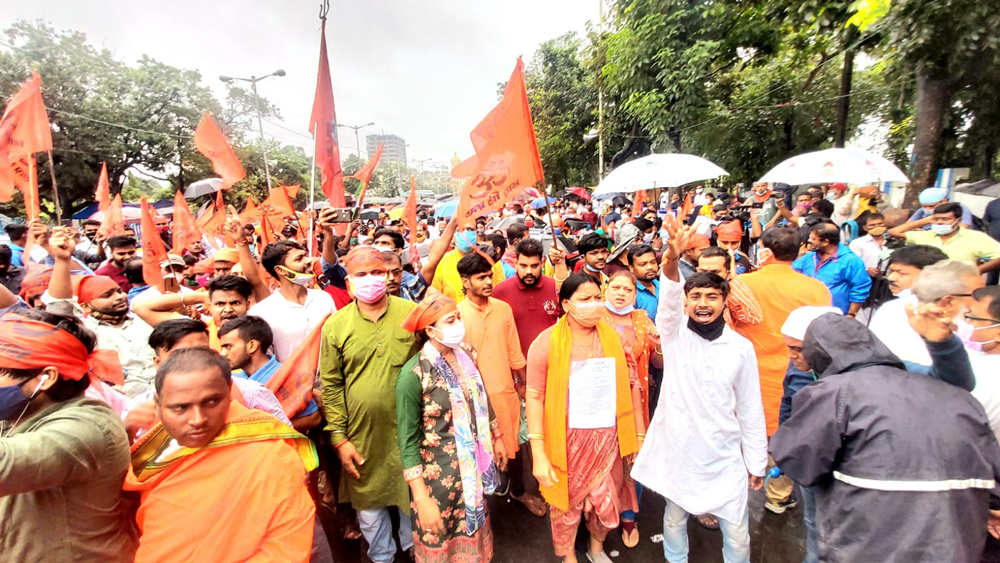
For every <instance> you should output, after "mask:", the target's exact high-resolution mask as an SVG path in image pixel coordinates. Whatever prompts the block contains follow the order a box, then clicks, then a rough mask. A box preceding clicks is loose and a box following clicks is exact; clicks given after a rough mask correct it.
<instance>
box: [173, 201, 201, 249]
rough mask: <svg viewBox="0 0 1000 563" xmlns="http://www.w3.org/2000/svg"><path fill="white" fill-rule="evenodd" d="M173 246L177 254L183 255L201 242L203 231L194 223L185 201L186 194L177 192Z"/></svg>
mask: <svg viewBox="0 0 1000 563" xmlns="http://www.w3.org/2000/svg"><path fill="white" fill-rule="evenodd" d="M173 232H174V238H173V246H174V250H175V252H177V253H178V254H179V253H182V252H184V249H185V248H187V247H188V245H190V244H191V243H193V242H197V241H199V240H201V229H199V228H198V225H197V224H196V223H195V221H194V215H192V214H191V208H190V207H188V202H187V200H186V199H184V194H183V193H181V192H180V190H178V191H177V194H176V195H174V224H173Z"/></svg>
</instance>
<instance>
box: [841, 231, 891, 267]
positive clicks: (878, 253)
mask: <svg viewBox="0 0 1000 563" xmlns="http://www.w3.org/2000/svg"><path fill="white" fill-rule="evenodd" d="M848 247H850V249H851V252H853V253H855V254H857V255H858V256H860V257H861V261H862V262H864V263H865V268H878V266H879V262H880V261H881V259H882V249H883V245H881V244H879V243H878V242H876V241H875V239H874V238H872V236H871V235H865V236H863V237H858V238H856V239H854V240H852V241H851V243H850V244H849V245H848Z"/></svg>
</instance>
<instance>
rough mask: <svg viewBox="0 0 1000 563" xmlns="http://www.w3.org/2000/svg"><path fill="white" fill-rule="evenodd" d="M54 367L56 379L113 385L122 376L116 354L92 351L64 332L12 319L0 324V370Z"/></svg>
mask: <svg viewBox="0 0 1000 563" xmlns="http://www.w3.org/2000/svg"><path fill="white" fill-rule="evenodd" d="M48 366H55V367H56V368H57V369H58V370H59V377H62V378H63V379H72V380H73V381H79V380H80V379H82V378H83V376H85V375H91V376H95V377H98V378H100V379H103V380H104V381H108V382H111V383H115V384H119V385H120V384H122V383H123V382H124V376H123V374H122V365H121V362H120V361H119V359H118V353H117V352H115V351H114V350H110V349H102V350H94V352H93V353H92V354H87V347H86V346H84V345H83V342H80V341H79V340H78V339H77V338H76V337H75V336H73V335H72V334H70V333H68V332H66V331H65V330H63V329H61V328H59V327H56V326H53V325H50V324H48V323H43V322H42V321H36V320H32V319H27V318H24V317H19V316H16V315H12V316H11V317H6V318H4V319H2V320H0V368H4V369H41V368H44V367H48Z"/></svg>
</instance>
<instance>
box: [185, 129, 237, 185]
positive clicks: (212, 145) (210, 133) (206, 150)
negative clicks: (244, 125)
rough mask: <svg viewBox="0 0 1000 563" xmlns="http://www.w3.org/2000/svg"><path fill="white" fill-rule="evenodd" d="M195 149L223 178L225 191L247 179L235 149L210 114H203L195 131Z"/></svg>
mask: <svg viewBox="0 0 1000 563" xmlns="http://www.w3.org/2000/svg"><path fill="white" fill-rule="evenodd" d="M194 147H195V148H196V149H198V152H200V153H201V154H203V155H205V158H207V159H208V160H209V161H211V162H212V169H213V170H215V173H216V174H218V175H219V177H220V178H222V188H221V189H223V190H228V189H229V188H230V187H231V186H232V185H233V184H235V183H236V182H239V181H240V180H242V179H243V178H246V177H247V173H246V171H245V170H243V165H242V164H240V159H238V158H236V153H235V152H233V147H231V146H230V145H229V141H227V140H226V136H225V135H223V134H222V131H221V130H220V129H219V126H218V125H216V124H215V121H214V120H212V116H211V115H209V113H208V112H205V113H202V114H201V121H199V122H198V128H197V129H195V131H194Z"/></svg>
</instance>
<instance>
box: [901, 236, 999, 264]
mask: <svg viewBox="0 0 1000 563" xmlns="http://www.w3.org/2000/svg"><path fill="white" fill-rule="evenodd" d="M906 244H926V245H929V246H933V247H936V248H940V249H941V251H942V252H944V253H945V254H947V255H948V258H951V259H952V260H960V261H962V262H968V263H969V264H972V265H973V266H979V265H980V264H981V263H982V262H989V261H990V260H995V259H997V258H1000V242H998V241H996V240H994V238H993V237H991V236H990V235H988V234H986V233H982V232H979V231H970V230H969V229H966V228H965V227H959V228H958V233H957V234H955V236H953V237H951V238H950V239H948V240H947V242H946V241H943V240H942V239H941V237H939V236H938V235H936V234H935V233H934V231H931V230H929V229H928V230H926V231H907V232H906Z"/></svg>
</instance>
